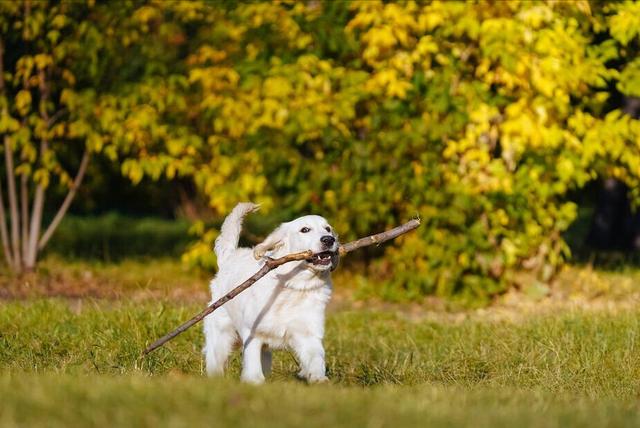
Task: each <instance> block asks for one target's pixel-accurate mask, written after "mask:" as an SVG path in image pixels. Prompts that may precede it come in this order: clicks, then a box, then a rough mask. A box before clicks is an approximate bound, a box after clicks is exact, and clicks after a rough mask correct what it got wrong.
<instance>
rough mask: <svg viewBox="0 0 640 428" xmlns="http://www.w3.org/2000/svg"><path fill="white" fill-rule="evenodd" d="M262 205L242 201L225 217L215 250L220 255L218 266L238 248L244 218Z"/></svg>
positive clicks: (217, 255)
mask: <svg viewBox="0 0 640 428" xmlns="http://www.w3.org/2000/svg"><path fill="white" fill-rule="evenodd" d="M259 208H260V205H256V204H254V203H252V202H241V203H239V204H238V205H236V206H235V208H234V209H233V210H232V211H231V213H230V214H229V215H228V216H227V218H225V219H224V223H222V227H221V228H220V236H218V238H217V239H216V243H215V246H214V251H215V253H216V257H218V267H219V266H221V265H222V264H223V263H224V262H225V261H226V259H227V258H228V257H229V256H231V255H232V254H233V252H234V251H235V250H236V248H238V240H239V239H240V231H241V230H242V220H244V218H245V216H246V215H247V214H249V213H251V212H254V211H257V210H258V209H259Z"/></svg>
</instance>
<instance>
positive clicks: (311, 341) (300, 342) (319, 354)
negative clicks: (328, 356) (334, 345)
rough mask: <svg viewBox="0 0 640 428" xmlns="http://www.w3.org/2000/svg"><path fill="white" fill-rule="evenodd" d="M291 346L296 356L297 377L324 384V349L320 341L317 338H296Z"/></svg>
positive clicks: (325, 379) (325, 378) (325, 377)
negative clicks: (298, 367)
mask: <svg viewBox="0 0 640 428" xmlns="http://www.w3.org/2000/svg"><path fill="white" fill-rule="evenodd" d="M291 346H292V348H293V350H294V351H295V353H296V355H297V356H298V362H299V363H300V372H299V373H298V375H299V376H300V377H302V378H304V379H306V380H307V381H309V382H326V381H327V380H328V379H327V376H326V367H325V362H324V347H323V346H322V339H320V338H317V337H296V338H294V340H292V342H291Z"/></svg>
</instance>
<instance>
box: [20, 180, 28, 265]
mask: <svg viewBox="0 0 640 428" xmlns="http://www.w3.org/2000/svg"><path fill="white" fill-rule="evenodd" d="M20 211H21V212H20V215H21V217H22V220H21V221H20V223H21V224H22V237H21V241H22V260H26V259H27V243H28V242H29V227H28V226H27V225H28V224H29V177H27V175H26V174H22V175H21V176H20Z"/></svg>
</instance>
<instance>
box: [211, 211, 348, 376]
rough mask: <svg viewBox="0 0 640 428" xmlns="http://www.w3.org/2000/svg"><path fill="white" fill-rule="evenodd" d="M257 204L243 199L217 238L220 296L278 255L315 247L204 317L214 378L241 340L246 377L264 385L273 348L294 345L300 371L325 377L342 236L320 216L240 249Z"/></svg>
mask: <svg viewBox="0 0 640 428" xmlns="http://www.w3.org/2000/svg"><path fill="white" fill-rule="evenodd" d="M257 209H258V206H257V205H255V204H252V203H248V202H247V203H241V204H238V205H237V206H236V207H235V208H234V209H233V211H231V214H229V215H228V216H227V218H226V219H225V221H224V223H223V224H222V229H221V231H220V236H219V237H218V239H216V243H215V253H216V255H217V257H218V268H219V271H218V274H217V275H216V277H215V278H214V279H213V280H212V281H211V294H212V297H213V301H215V300H217V299H219V298H220V297H222V296H223V295H224V294H226V293H227V292H228V291H229V290H231V289H232V288H234V287H235V286H237V285H238V284H240V283H241V282H243V281H245V280H246V279H248V278H249V277H250V276H251V275H253V274H254V273H256V272H257V271H258V270H259V269H260V268H261V267H262V266H263V264H264V260H265V259H264V257H272V258H277V257H281V256H283V255H286V254H290V253H297V252H300V251H306V250H311V251H313V253H314V254H315V255H314V256H313V257H312V258H311V259H309V260H304V261H299V262H289V263H286V264H284V265H282V266H279V267H278V268H276V269H274V270H272V271H271V272H269V273H268V274H267V275H265V276H264V277H262V278H261V279H260V280H258V281H257V282H256V283H255V284H254V285H253V286H252V287H251V288H249V289H247V290H246V291H244V292H242V293H241V294H240V295H238V296H237V297H236V298H235V299H233V300H231V301H229V302H228V303H226V304H225V305H224V306H222V307H221V308H220V309H218V310H217V311H215V312H214V313H212V314H211V315H209V316H207V317H206V318H205V320H204V335H205V345H204V349H203V353H204V356H205V361H206V368H207V373H208V374H209V375H217V374H222V373H223V371H224V366H225V363H226V361H227V358H228V356H229V354H230V353H231V351H232V349H233V346H234V344H235V343H237V342H238V339H240V341H241V343H242V346H243V352H242V380H243V381H246V382H251V383H262V382H264V376H265V374H268V373H269V372H270V371H271V352H270V349H274V348H282V347H288V348H290V349H292V350H293V351H294V352H295V354H296V355H297V357H298V362H299V364H300V372H299V375H300V376H301V377H303V378H305V379H307V381H309V382H323V381H326V380H327V377H326V375H325V361H324V348H323V346H322V338H323V336H324V312H325V307H326V305H327V303H328V301H329V299H330V297H331V278H330V273H331V271H332V270H333V269H335V268H336V266H337V264H338V240H337V235H336V234H335V232H334V230H333V228H332V227H331V226H330V225H329V224H328V223H327V221H326V220H325V219H324V218H322V217H320V216H316V215H309V216H304V217H300V218H298V219H296V220H293V221H290V222H288V223H283V224H281V225H280V226H279V227H278V228H277V229H276V230H274V231H273V232H272V233H271V234H270V235H269V236H268V237H267V238H266V239H265V240H264V242H262V243H261V244H258V245H256V246H255V247H254V248H253V251H252V250H251V249H250V248H238V238H239V236H240V230H241V227H242V220H243V219H244V217H245V216H246V215H247V214H248V213H250V212H252V211H255V210H257Z"/></svg>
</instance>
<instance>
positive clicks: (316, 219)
mask: <svg viewBox="0 0 640 428" xmlns="http://www.w3.org/2000/svg"><path fill="white" fill-rule="evenodd" d="M339 245H340V244H339V243H338V235H337V234H336V233H335V231H334V230H333V227H331V225H329V223H328V222H327V220H326V219H325V218H324V217H320V216H317V215H307V216H304V217H300V218H297V219H295V220H293V221H290V222H288V223H282V224H281V225H280V226H279V227H278V228H277V229H276V230H274V231H273V232H271V234H270V235H269V236H267V238H266V239H265V240H264V241H263V242H261V243H260V244H258V245H256V246H255V247H254V248H253V255H254V257H255V258H256V259H260V258H262V257H264V256H265V255H267V253H270V254H269V256H271V257H274V258H275V257H281V256H284V255H286V254H290V253H298V252H302V251H307V250H311V251H313V253H314V256H313V257H311V258H310V259H307V260H306V263H307V264H308V265H309V267H311V268H312V269H313V270H316V271H327V270H329V269H331V270H334V269H335V268H336V267H337V266H338V260H339V255H338V247H339Z"/></svg>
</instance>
